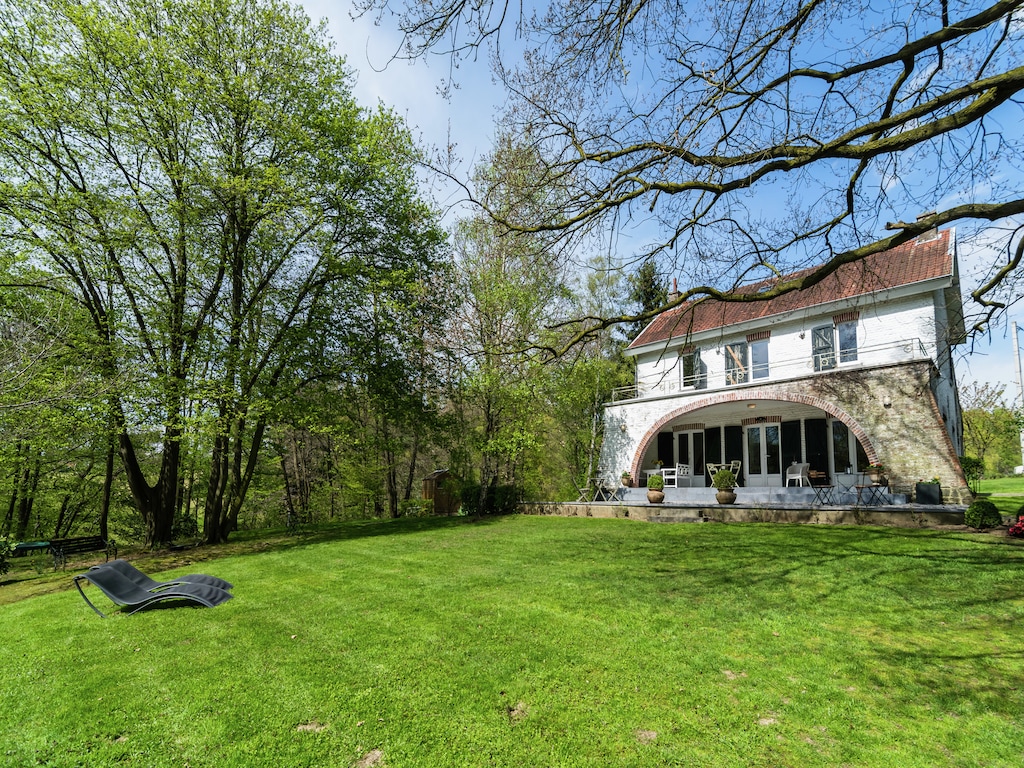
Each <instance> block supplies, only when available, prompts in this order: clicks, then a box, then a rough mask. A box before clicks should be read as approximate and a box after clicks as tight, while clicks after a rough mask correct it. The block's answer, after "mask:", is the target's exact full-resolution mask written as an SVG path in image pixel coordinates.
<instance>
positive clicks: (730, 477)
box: [711, 469, 736, 504]
mask: <svg viewBox="0 0 1024 768" xmlns="http://www.w3.org/2000/svg"><path fill="white" fill-rule="evenodd" d="M711 485H713V486H714V487H715V488H716V489H717V491H718V492H717V493H716V494H715V498H716V499H718V503H719V504H732V503H733V502H734V501H736V491H735V490H734V489H735V488H736V475H735V473H734V472H733V471H732V470H731V469H720V470H718V471H717V472H715V474H714V475H713V476H712V477H711Z"/></svg>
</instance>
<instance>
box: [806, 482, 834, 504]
mask: <svg viewBox="0 0 1024 768" xmlns="http://www.w3.org/2000/svg"><path fill="white" fill-rule="evenodd" d="M811 487H812V488H813V489H814V503H815V504H835V503H836V500H835V496H834V495H833V494H832V491H833V490H835V486H834V485H812V486H811Z"/></svg>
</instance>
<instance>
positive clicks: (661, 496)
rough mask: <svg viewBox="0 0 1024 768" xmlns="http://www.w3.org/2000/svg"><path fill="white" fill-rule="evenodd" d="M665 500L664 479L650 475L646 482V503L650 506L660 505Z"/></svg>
mask: <svg viewBox="0 0 1024 768" xmlns="http://www.w3.org/2000/svg"><path fill="white" fill-rule="evenodd" d="M664 500H665V478H664V477H662V476H661V475H651V476H650V477H649V478H648V480H647V501H649V502H650V503H651V504H660V503H661V502H663V501H664Z"/></svg>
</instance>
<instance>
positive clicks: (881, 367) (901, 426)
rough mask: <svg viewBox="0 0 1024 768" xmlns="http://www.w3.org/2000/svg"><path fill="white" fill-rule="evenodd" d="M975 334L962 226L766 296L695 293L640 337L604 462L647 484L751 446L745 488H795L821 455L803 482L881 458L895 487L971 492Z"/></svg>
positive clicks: (851, 480) (613, 474)
mask: <svg viewBox="0 0 1024 768" xmlns="http://www.w3.org/2000/svg"><path fill="white" fill-rule="evenodd" d="M797 274H799V273H797ZM787 277H793V275H789V276H787ZM769 285H770V283H760V284H758V285H751V286H747V287H746V288H744V289H742V290H749V291H751V292H753V291H758V290H763V289H765V288H766V287H768V286H769ZM963 336H964V327H963V308H962V304H961V298H960V286H959V281H958V274H957V254H956V240H955V234H954V231H953V230H944V231H941V232H940V231H932V232H929V233H927V234H926V235H924V236H922V237H920V238H918V239H917V240H915V241H913V242H910V243H907V244H905V245H902V246H900V247H898V248H895V249H892V250H890V251H887V252H884V253H880V254H877V255H874V256H871V257H868V258H867V259H865V260H863V261H860V262H856V263H853V264H847V265H844V266H842V267H840V268H839V269H838V270H837V271H836V272H835V273H833V274H832V275H830V276H828V277H826V278H825V279H824V280H822V281H821V282H820V283H818V284H817V285H815V286H813V287H811V288H808V289H806V290H803V291H796V292H792V293H789V294H785V295H783V296H780V297H777V298H774V299H770V300H767V301H755V302H715V301H703V302H690V303H686V304H683V305H681V306H679V307H677V308H675V309H671V310H669V311H667V312H665V313H663V314H661V315H659V316H658V317H656V318H655V319H654V320H653V321H652V322H651V323H650V325H648V326H647V328H646V329H644V331H643V332H642V333H641V334H640V335H639V336H638V337H637V338H636V340H635V341H634V342H633V343H632V344H631V345H630V347H629V349H628V351H627V354H628V355H630V356H632V357H634V358H635V359H636V384H635V386H634V387H631V388H629V391H623V392H619V393H617V394H616V396H615V398H614V401H613V402H612V403H609V404H608V405H607V406H606V409H605V442H604V449H603V453H602V459H601V463H602V466H603V467H604V468H605V472H606V473H607V476H608V477H609V478H615V479H617V478H618V477H619V475H620V474H621V473H622V472H623V471H629V472H630V473H631V474H632V476H633V478H634V484H636V483H639V484H641V485H642V484H643V483H644V480H645V478H646V477H647V476H649V474H650V473H651V472H654V471H657V470H658V468H659V466H663V467H665V468H668V467H673V468H678V472H677V474H676V478H675V480H676V485H677V486H678V487H687V486H696V487H700V488H703V487H705V486H708V485H710V480H709V473H708V471H707V465H708V464H719V463H724V462H731V461H738V462H739V463H740V464H739V467H740V472H739V475H740V486H741V487H751V486H761V487H767V488H771V487H777V488H781V487H783V486H784V485H789V484H790V483H789V482H787V479H786V475H787V472H789V474H791V475H792V474H793V470H792V468H793V467H794V466H798V465H806V466H805V467H804V468H803V474H804V480H803V481H802V483H803V484H804V485H806V484H807V482H808V480H810V481H812V484H814V485H827V486H833V487H836V488H839V489H840V490H843V489H847V490H849V489H852V488H853V487H854V486H856V485H858V484H864V483H866V482H867V481H866V480H865V479H864V477H865V476H864V473H865V471H866V470H867V468H868V465H869V464H873V463H875V464H878V463H880V464H882V465H883V467H884V474H885V477H886V479H887V480H888V492H891V493H893V494H903V495H905V496H906V497H908V498H912V496H913V492H914V488H915V484H916V483H918V482H921V481H927V480H931V479H932V478H938V479H939V480H940V482H941V486H942V492H943V494H944V496H945V500H946V501H947V503H949V502H954V503H961V502H965V501H967V500H968V499H969V497H970V491H969V489H968V487H967V483H966V480H965V478H964V475H963V471H962V470H961V468H960V464H959V460H958V458H957V457H958V456H959V455H960V454H962V453H963V434H962V423H961V415H960V405H959V401H958V396H957V386H956V378H955V375H954V370H953V363H952V359H951V350H952V347H953V345H955V344H958V343H960V342H961V340H962V339H963Z"/></svg>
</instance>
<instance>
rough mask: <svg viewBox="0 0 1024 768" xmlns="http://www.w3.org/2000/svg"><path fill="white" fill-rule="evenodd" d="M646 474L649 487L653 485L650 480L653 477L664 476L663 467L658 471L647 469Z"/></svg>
mask: <svg viewBox="0 0 1024 768" xmlns="http://www.w3.org/2000/svg"><path fill="white" fill-rule="evenodd" d="M644 474H645V475H647V485H650V484H651V483H650V480H651V476H652V475H660V474H662V472H661V467H659V468H658V469H645V470H644Z"/></svg>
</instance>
